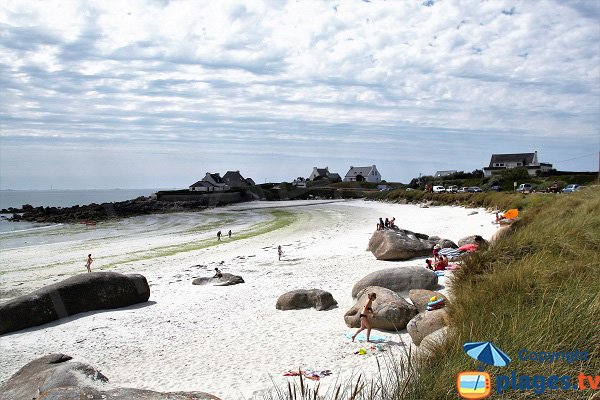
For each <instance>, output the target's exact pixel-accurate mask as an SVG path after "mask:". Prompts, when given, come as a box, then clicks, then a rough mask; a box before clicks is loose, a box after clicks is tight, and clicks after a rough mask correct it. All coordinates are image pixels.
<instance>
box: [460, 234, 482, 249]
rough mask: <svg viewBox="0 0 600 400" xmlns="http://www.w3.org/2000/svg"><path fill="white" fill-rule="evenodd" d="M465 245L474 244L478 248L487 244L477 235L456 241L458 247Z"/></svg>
mask: <svg viewBox="0 0 600 400" xmlns="http://www.w3.org/2000/svg"><path fill="white" fill-rule="evenodd" d="M465 244H476V245H478V246H480V245H484V244H487V241H486V240H485V239H484V238H482V237H481V236H479V235H471V236H465V237H464V238H462V239H460V240H459V241H458V247H462V246H464V245H465Z"/></svg>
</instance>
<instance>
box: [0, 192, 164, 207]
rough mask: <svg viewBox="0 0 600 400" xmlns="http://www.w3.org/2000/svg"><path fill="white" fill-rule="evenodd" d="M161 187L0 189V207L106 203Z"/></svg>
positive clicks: (68, 205) (143, 194) (144, 193)
mask: <svg viewBox="0 0 600 400" xmlns="http://www.w3.org/2000/svg"><path fill="white" fill-rule="evenodd" d="M158 190H161V189H98V190H0V209H3V208H8V207H15V208H21V207H22V206H23V205H24V204H31V205H32V206H34V207H39V206H43V207H71V206H75V205H80V206H83V205H86V204H91V203H98V204H100V203H108V202H114V201H124V200H131V199H135V198H136V197H139V196H150V195H152V194H154V193H156V192H157V191H158Z"/></svg>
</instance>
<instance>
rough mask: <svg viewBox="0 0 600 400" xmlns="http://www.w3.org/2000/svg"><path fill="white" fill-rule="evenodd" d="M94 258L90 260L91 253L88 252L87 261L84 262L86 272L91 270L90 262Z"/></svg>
mask: <svg viewBox="0 0 600 400" xmlns="http://www.w3.org/2000/svg"><path fill="white" fill-rule="evenodd" d="M93 261H94V260H92V255H91V254H88V258H87V262H86V263H85V266H86V267H87V270H88V272H92V262H93Z"/></svg>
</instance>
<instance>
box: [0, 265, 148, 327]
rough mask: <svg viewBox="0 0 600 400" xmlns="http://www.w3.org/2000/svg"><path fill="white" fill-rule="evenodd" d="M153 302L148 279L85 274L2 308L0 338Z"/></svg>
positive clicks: (18, 299)
mask: <svg viewBox="0 0 600 400" xmlns="http://www.w3.org/2000/svg"><path fill="white" fill-rule="evenodd" d="M149 298H150V287H149V286H148V281H147V280H146V278H145V277H143V276H142V275H138V274H131V275H123V274H119V273H116V272H92V273H83V274H79V275H76V276H73V277H71V278H68V279H65V280H64V281H61V282H57V283H54V284H52V285H48V286H45V287H43V288H41V289H38V290H36V291H34V292H32V293H30V294H25V295H22V296H19V297H15V298H14V299H11V300H8V301H7V302H4V303H2V304H0V335H1V334H4V333H7V332H13V331H18V330H21V329H25V328H29V327H32V326H36V325H41V324H45V323H47V322H51V321H55V320H57V319H59V318H64V317H68V316H70V315H74V314H78V313H81V312H85V311H94V310H105V309H111V308H120V307H126V306H130V305H132V304H137V303H143V302H146V301H148V299H149Z"/></svg>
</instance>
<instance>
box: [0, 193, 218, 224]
mask: <svg viewBox="0 0 600 400" xmlns="http://www.w3.org/2000/svg"><path fill="white" fill-rule="evenodd" d="M206 206H207V205H206V202H205V201H158V200H156V199H154V198H152V197H143V196H142V197H138V198H136V199H133V200H127V201H119V202H113V203H102V204H96V203H92V204H88V205H83V206H79V205H76V206H73V207H33V206H31V205H29V204H26V205H24V206H23V207H22V208H20V209H18V208H13V207H11V208H8V209H3V210H2V211H0V212H1V213H3V214H12V217H11V218H10V220H12V221H27V222H44V223H62V222H79V221H101V220H106V219H110V218H124V217H133V216H136V215H148V214H156V213H166V212H177V211H185V210H199V209H204V208H206Z"/></svg>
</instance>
